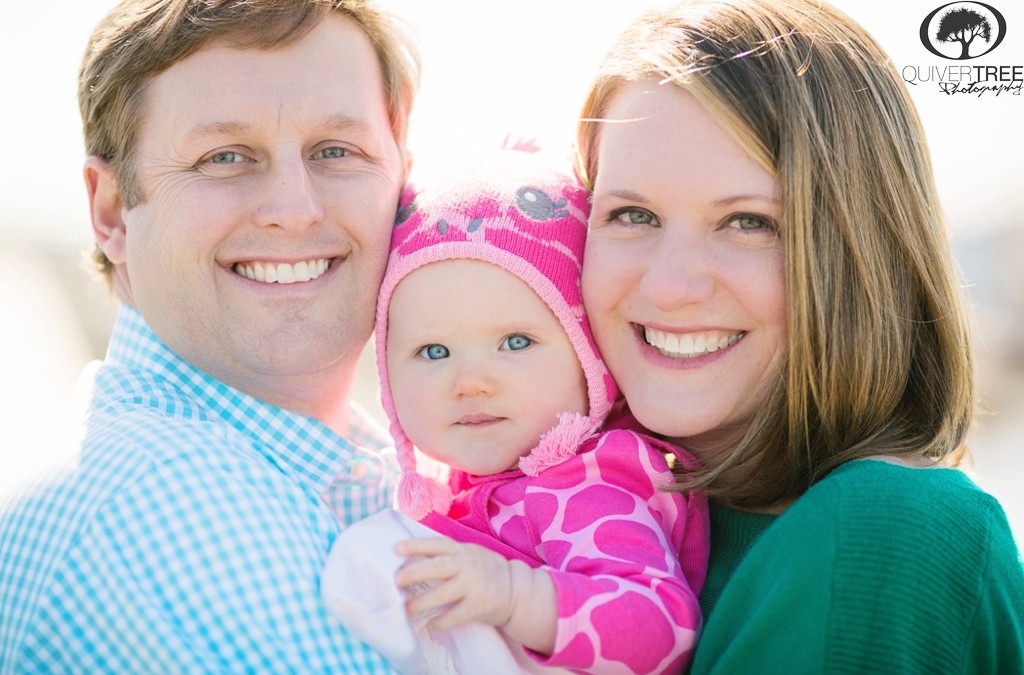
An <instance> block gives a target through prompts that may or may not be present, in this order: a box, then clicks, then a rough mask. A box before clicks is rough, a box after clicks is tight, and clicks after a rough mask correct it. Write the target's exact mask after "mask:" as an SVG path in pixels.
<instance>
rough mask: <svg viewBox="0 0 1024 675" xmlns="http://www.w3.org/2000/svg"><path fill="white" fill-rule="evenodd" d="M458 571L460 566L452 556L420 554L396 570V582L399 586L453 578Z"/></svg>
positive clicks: (403, 586) (404, 586)
mask: <svg viewBox="0 0 1024 675" xmlns="http://www.w3.org/2000/svg"><path fill="white" fill-rule="evenodd" d="M457 572H458V566H457V565H456V563H455V561H454V560H453V559H452V558H451V557H450V556H431V557H426V556H419V555H417V556H416V557H413V558H410V559H409V560H407V561H406V562H405V564H403V565H402V566H401V567H399V568H398V571H396V572H395V584H396V585H397V586H398V587H399V588H406V587H408V586H415V585H417V584H422V583H425V582H431V581H444V580H446V579H451V578H452V577H453V576H455V574H456V573H457Z"/></svg>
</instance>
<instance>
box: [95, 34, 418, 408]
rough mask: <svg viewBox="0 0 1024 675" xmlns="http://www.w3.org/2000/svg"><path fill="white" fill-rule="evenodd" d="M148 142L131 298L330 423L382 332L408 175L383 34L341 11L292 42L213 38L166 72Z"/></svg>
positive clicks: (130, 241) (248, 383)
mask: <svg viewBox="0 0 1024 675" xmlns="http://www.w3.org/2000/svg"><path fill="white" fill-rule="evenodd" d="M138 139H139V140H138V148H137V157H138V161H137V171H138V173H139V180H140V185H141V187H142V193H143V198H144V201H143V203H142V204H141V205H139V206H137V207H135V208H133V209H131V210H128V211H126V212H124V214H123V219H124V223H125V248H124V265H125V266H126V267H125V268H124V269H122V270H120V271H121V276H122V279H123V275H124V272H125V271H126V272H127V280H126V281H123V283H124V285H125V286H126V287H127V293H126V295H128V296H129V300H130V301H131V303H132V304H133V305H134V306H135V307H136V308H137V309H138V310H139V311H140V312H141V313H142V315H143V317H144V318H145V319H146V321H147V322H148V323H149V325H150V326H151V327H152V329H153V330H154V331H155V332H156V334H157V336H158V337H159V338H160V339H161V340H162V341H163V342H164V343H166V344H167V346H168V347H170V348H171V349H172V350H173V351H175V352H176V353H177V354H179V355H180V356H182V357H183V358H185V359H186V360H187V361H189V362H191V363H193V364H194V365H196V366H198V367H199V368H201V369H203V370H204V371H206V372H208V373H210V374H211V375H213V376H215V377H217V378H219V379H221V380H222V381H224V382H226V383H228V384H230V385H232V386H235V387H237V388H239V389H242V390H243V391H247V392H248V393H251V394H253V395H256V396H258V397H260V398H263V399H265V400H268V401H270V402H273V403H276V404H278V405H281V406H283V407H285V408H289V409H293V410H296V411H298V412H301V413H304V414H309V415H312V416H315V417H321V418H322V417H323V415H322V414H320V413H319V410H320V409H321V408H323V407H324V406H327V405H334V406H337V405H338V402H337V400H336V398H337V397H338V396H342V397H344V395H345V393H346V392H347V388H348V386H349V384H350V381H351V377H352V370H353V368H354V365H355V361H356V359H357V358H358V356H359V353H360V351H361V350H362V348H363V346H364V344H365V342H366V340H367V338H368V337H369V335H370V332H371V330H372V326H373V312H374V305H375V302H376V299H377V289H378V286H379V285H380V281H381V277H382V275H383V271H384V264H385V262H386V259H387V250H388V243H389V238H390V233H391V226H392V222H393V219H394V215H395V206H396V203H397V201H398V195H399V191H400V189H401V186H402V183H403V181H404V178H405V163H404V159H403V157H402V153H401V152H400V149H399V146H398V144H397V143H396V141H395V139H394V137H393V135H392V132H391V126H390V123H389V119H388V111H387V108H386V105H385V102H384V95H383V85H382V79H381V74H380V68H379V65H378V61H377V58H376V55H375V53H374V50H373V48H372V46H371V44H370V42H369V40H368V38H367V37H366V36H365V34H364V33H363V32H362V30H361V29H360V28H359V27H358V26H357V24H355V23H354V22H353V21H351V20H350V19H347V18H345V17H341V16H333V17H329V18H327V19H325V20H324V21H323V22H322V23H321V24H320V25H319V26H318V27H317V28H316V29H314V30H313V31H312V32H311V33H310V34H309V35H307V36H306V37H304V38H303V39H302V40H300V41H298V42H296V43H294V44H291V45H288V46H286V47H284V48H281V49H275V50H270V51H267V50H255V49H234V48H228V47H226V46H223V45H218V44H214V45H210V46H207V47H205V48H203V49H201V50H200V51H198V52H196V53H195V54H193V55H191V56H189V57H188V58H186V59H184V60H182V61H180V62H178V63H176V64H175V65H173V66H172V67H171V68H169V69H167V70H166V71H164V72H162V73H160V74H159V75H157V76H156V77H154V78H153V79H152V81H151V82H150V85H149V88H148V91H147V94H146V107H145V110H144V113H143V121H142V124H141V127H140V130H139V136H138ZM115 262H117V261H116V260H115ZM317 399H319V400H317ZM332 401H333V402H332Z"/></svg>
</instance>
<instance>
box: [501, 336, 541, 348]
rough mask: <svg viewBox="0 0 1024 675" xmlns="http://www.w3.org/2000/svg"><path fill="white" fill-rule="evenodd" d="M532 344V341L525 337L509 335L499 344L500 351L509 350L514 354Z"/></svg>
mask: <svg viewBox="0 0 1024 675" xmlns="http://www.w3.org/2000/svg"><path fill="white" fill-rule="evenodd" d="M532 344H533V340H531V339H530V338H528V337H526V336H525V335H509V336H508V337H507V338H505V341H504V342H502V343H501V348H502V349H510V350H512V351H514V352H517V351H519V350H520V349H526V348H527V347H529V346H530V345H532Z"/></svg>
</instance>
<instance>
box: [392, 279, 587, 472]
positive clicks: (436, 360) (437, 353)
mask: <svg viewBox="0 0 1024 675" xmlns="http://www.w3.org/2000/svg"><path fill="white" fill-rule="evenodd" d="M387 366H388V374H389V376H390V377H389V379H390V383H391V391H392V395H393V397H394V401H395V409H396V412H397V414H398V421H399V423H400V424H401V425H402V428H403V429H404V430H405V433H406V435H407V436H408V437H409V440H410V441H412V443H413V445H415V446H416V447H418V448H419V449H420V450H421V451H423V452H424V453H426V454H427V455H429V456H430V457H433V458H434V459H437V460H439V461H442V462H444V463H445V464H448V465H450V466H453V467H456V468H458V469H460V470H462V471H466V472H468V473H471V474H475V475H491V474H496V473H501V472H503V471H507V470H509V469H512V468H515V466H516V463H517V462H518V461H519V458H520V457H522V456H524V455H526V454H527V453H529V452H530V450H532V449H533V448H534V446H536V445H537V442H538V441H539V440H540V437H541V435H542V434H544V433H545V432H546V431H548V430H549V429H551V428H552V427H553V426H555V423H556V422H557V416H558V414H559V413H563V412H576V413H580V414H583V415H586V414H587V408H588V406H587V385H586V380H585V378H584V376H583V369H582V368H581V367H580V362H579V359H578V358H577V356H576V352H575V350H574V349H573V347H572V344H571V343H570V342H569V338H568V336H567V335H566V334H565V331H564V330H563V329H562V326H561V324H560V323H559V322H558V319H556V318H555V315H554V314H553V313H552V312H551V310H550V309H549V308H548V306H547V305H546V304H544V302H543V301H542V300H541V299H540V297H538V296H537V294H536V293H534V291H533V289H531V288H530V287H529V286H528V285H527V284H526V283H525V282H524V281H522V280H521V279H519V278H517V277H516V276H514V275H513V274H511V273H510V272H507V271H506V270H503V269H501V268H500V267H498V266H496V265H492V264H490V263H486V262H481V261H477V260H446V261H443V262H437V263H432V264H429V265H426V266H424V267H421V268H419V269H417V270H415V271H414V272H411V273H410V274H409V275H408V276H406V277H405V278H404V279H403V280H402V281H401V282H399V284H398V286H397V287H396V288H395V292H394V295H392V298H391V306H390V310H389V313H388V337H387Z"/></svg>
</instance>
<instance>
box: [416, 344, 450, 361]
mask: <svg viewBox="0 0 1024 675" xmlns="http://www.w3.org/2000/svg"><path fill="white" fill-rule="evenodd" d="M418 355H419V356H422V357H423V358H425V359H427V360H428V361H436V360H438V359H446V358H448V348H447V347H445V346H444V345H427V346H426V347H424V348H423V349H421V350H420V351H419V354H418Z"/></svg>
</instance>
